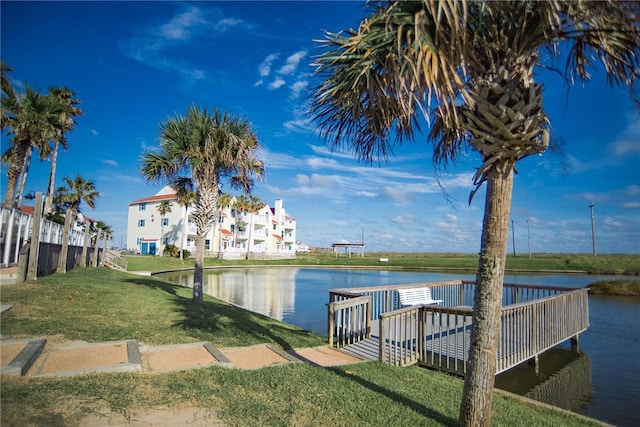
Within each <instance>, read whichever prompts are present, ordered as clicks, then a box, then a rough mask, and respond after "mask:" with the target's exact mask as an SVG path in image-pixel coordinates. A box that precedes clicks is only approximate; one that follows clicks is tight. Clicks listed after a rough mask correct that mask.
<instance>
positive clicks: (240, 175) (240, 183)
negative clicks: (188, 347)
mask: <svg viewBox="0 0 640 427" xmlns="http://www.w3.org/2000/svg"><path fill="white" fill-rule="evenodd" d="M160 131H161V136H160V151H145V152H143V153H142V159H141V160H142V168H141V173H142V175H143V176H144V177H145V178H146V179H147V180H148V181H152V182H153V181H156V182H158V181H161V182H173V181H174V180H175V179H176V178H177V177H180V176H183V177H184V176H185V175H184V174H182V175H181V173H182V172H185V173H187V174H188V178H190V179H191V181H192V186H193V188H194V189H195V192H196V203H195V208H194V210H193V212H192V216H193V218H194V221H195V223H196V226H197V236H196V255H195V263H194V264H195V265H194V274H193V276H194V277H193V301H194V302H195V303H202V302H203V300H204V296H203V294H202V288H203V286H202V272H203V263H204V250H205V237H206V235H207V233H208V232H209V231H210V230H211V227H212V225H213V223H214V222H215V220H216V200H217V198H218V195H219V192H220V187H221V184H222V180H223V179H224V178H228V179H229V182H230V184H231V186H233V187H236V188H242V189H243V190H244V191H245V192H249V191H250V190H251V188H252V187H253V179H254V177H255V176H258V177H259V176H261V175H262V173H263V169H264V168H263V164H262V162H261V161H259V160H258V159H257V158H256V154H255V150H256V149H257V148H258V138H257V136H256V135H255V133H254V132H253V130H252V129H251V126H250V125H249V122H248V121H247V120H242V119H239V118H236V117H234V116H231V115H229V114H227V113H225V114H222V113H220V112H219V111H218V110H217V109H216V110H215V111H214V112H213V113H211V114H210V113H209V112H208V111H207V110H206V109H200V108H198V107H195V106H190V107H189V108H188V110H187V114H186V116H181V115H177V116H176V117H173V118H169V119H167V120H166V121H165V122H164V123H162V124H161V125H160Z"/></svg>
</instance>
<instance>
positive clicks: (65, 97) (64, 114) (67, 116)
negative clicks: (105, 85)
mask: <svg viewBox="0 0 640 427" xmlns="http://www.w3.org/2000/svg"><path fill="white" fill-rule="evenodd" d="M49 95H50V96H51V97H53V99H55V100H56V101H57V102H58V103H59V105H60V107H61V109H62V111H61V112H60V118H59V125H58V127H56V128H54V132H53V138H52V143H53V148H51V169H50V171H49V186H48V187H47V196H46V198H45V204H44V212H45V213H49V212H50V211H51V207H52V205H53V192H54V186H55V180H56V167H57V161H58V149H59V147H62V148H63V149H64V150H66V149H67V146H68V144H67V138H66V135H65V133H67V132H69V131H71V130H72V129H73V127H74V125H75V121H74V120H73V118H74V117H77V116H81V115H82V110H81V109H80V108H78V107H76V105H78V104H79V103H80V101H79V100H78V99H75V98H74V96H75V93H74V92H73V91H72V90H69V89H68V88H66V87H61V88H58V87H50V88H49Z"/></svg>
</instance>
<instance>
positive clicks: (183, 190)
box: [172, 176, 196, 259]
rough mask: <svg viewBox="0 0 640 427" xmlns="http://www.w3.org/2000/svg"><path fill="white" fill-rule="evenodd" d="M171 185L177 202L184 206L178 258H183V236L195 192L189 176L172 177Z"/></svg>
mask: <svg viewBox="0 0 640 427" xmlns="http://www.w3.org/2000/svg"><path fill="white" fill-rule="evenodd" d="M172 185H173V188H174V189H175V190H176V198H177V199H178V203H179V204H180V205H181V206H183V207H184V210H183V211H182V214H183V217H182V230H181V231H180V259H184V253H183V251H184V236H185V235H186V234H187V219H188V217H189V206H191V205H192V204H194V203H195V202H196V192H195V191H194V190H193V181H191V178H187V177H182V176H178V177H176V178H174V180H173V184H172Z"/></svg>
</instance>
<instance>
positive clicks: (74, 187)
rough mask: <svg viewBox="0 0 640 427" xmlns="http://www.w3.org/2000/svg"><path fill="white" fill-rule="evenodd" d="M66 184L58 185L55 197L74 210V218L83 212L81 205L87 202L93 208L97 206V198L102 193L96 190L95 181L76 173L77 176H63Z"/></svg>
mask: <svg viewBox="0 0 640 427" xmlns="http://www.w3.org/2000/svg"><path fill="white" fill-rule="evenodd" d="M63 180H64V182H65V184H66V186H63V187H58V189H57V190H56V195H55V198H56V200H57V201H59V203H61V204H62V205H63V206H64V208H65V210H66V209H71V210H72V211H73V218H74V219H75V218H76V217H77V216H78V212H81V209H80V205H81V204H82V202H85V203H86V204H87V206H89V207H90V208H91V209H93V208H95V206H96V198H98V197H99V196H100V193H98V192H97V191H96V188H95V184H94V183H93V181H87V180H85V179H84V178H83V177H81V176H80V175H76V177H75V178H73V179H71V178H67V177H65V178H63Z"/></svg>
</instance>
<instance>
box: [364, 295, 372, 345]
mask: <svg viewBox="0 0 640 427" xmlns="http://www.w3.org/2000/svg"><path fill="white" fill-rule="evenodd" d="M366 312H367V314H366V316H367V326H366V328H367V331H366V333H365V336H364V337H365V338H371V296H369V301H367V309H366Z"/></svg>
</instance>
